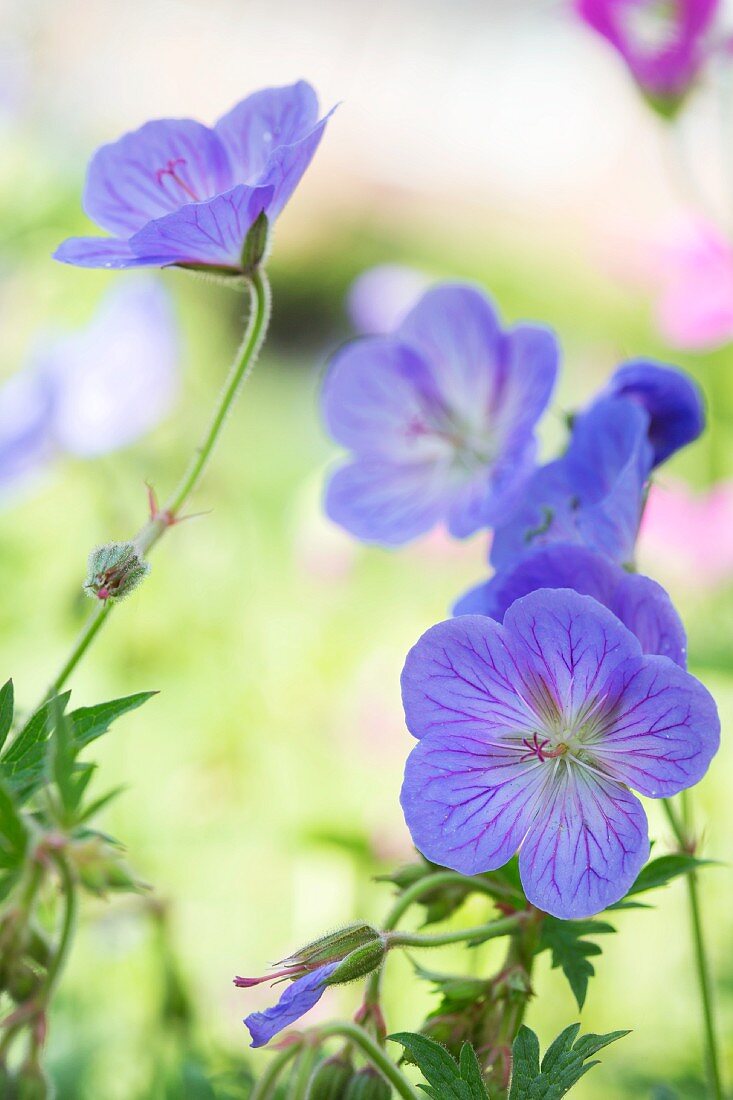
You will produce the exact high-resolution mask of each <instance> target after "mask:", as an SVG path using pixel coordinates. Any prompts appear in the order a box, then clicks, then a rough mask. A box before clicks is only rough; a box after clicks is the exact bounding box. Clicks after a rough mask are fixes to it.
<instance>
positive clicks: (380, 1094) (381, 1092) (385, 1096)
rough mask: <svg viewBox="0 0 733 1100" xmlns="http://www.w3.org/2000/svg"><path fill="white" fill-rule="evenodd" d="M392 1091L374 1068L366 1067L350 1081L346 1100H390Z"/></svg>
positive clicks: (345, 1095)
mask: <svg viewBox="0 0 733 1100" xmlns="http://www.w3.org/2000/svg"><path fill="white" fill-rule="evenodd" d="M391 1096H392V1089H391V1087H390V1086H389V1085H388V1084H387V1082H386V1081H385V1080H384V1078H383V1077H382V1076H381V1075H380V1074H379V1073H378V1072H377V1071H376V1070H375V1069H374V1068H373V1067H372V1066H365V1067H364V1069H360V1070H359V1072H358V1073H355V1074H354V1076H353V1077H352V1078H351V1080H350V1081H349V1084H348V1085H347V1086H346V1092H345V1093H344V1100H390V1097H391Z"/></svg>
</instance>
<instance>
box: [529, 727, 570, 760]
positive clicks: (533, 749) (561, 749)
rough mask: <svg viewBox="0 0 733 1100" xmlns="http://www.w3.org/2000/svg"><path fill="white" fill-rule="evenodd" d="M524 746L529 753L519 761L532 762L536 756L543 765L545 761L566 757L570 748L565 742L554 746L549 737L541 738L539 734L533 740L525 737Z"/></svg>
mask: <svg viewBox="0 0 733 1100" xmlns="http://www.w3.org/2000/svg"><path fill="white" fill-rule="evenodd" d="M522 744H523V745H524V746H525V747H526V749H527V751H526V752H525V753H524V755H523V756H520V758H519V759H520V760H521V761H524V760H531V759H532V757H534V756H536V757H537V759H538V760H539V761H540V762H541V763H542V764H544V762H545V760H556V759H557V758H558V756H564V755H565V753H566V752H567V751H568V749H569V747H570V746H569V745H567V744H566V743H565V742H564V741H559V742H558V743H557V744H556V745H553V744H552V741H551V740H550V738H549V737H540V735H539V734H538V733H535V734H534V736H533V737H532V738H531V739H530V738H529V737H523V738H522Z"/></svg>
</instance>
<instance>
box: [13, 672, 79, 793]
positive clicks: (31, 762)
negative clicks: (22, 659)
mask: <svg viewBox="0 0 733 1100" xmlns="http://www.w3.org/2000/svg"><path fill="white" fill-rule="evenodd" d="M70 695H71V692H69V691H65V692H63V693H62V694H61V695H56V696H54V697H53V698H51V699H48V700H47V701H46V702H45V703H44V704H43V706H42V707H39V709H38V710H37V711H36V712H35V713H34V714H32V715H31V716H30V718H29V719H28V721H27V722H26V724H25V725H24V726H23V728H22V729H21V730H20V731H19V733H18V734H17V735H16V737H15V738H14V740H13V741H12V743H11V745H10V747H9V748H7V749H6V750H5V752H4V753H3V755H2V757H0V775H2V776H4V777H5V779H6V780H7V781H8V782H9V783H10V785H11V786H12V787H13V789H14V791H15V792H16V794H17V796H18V798H19V799H20V800H24V799H25V798H27V797H28V795H29V794H31V793H32V792H33V790H34V789H35V788H36V787H37V786H38V784H39V782H40V781H41V779H42V777H43V773H44V769H45V764H46V752H47V749H48V738H49V734H50V733H51V730H52V729H53V722H54V714H55V713H56V711H57V709H60V710H61V711H62V712H63V710H64V708H65V707H66V704H67V702H68V701H69V696H70Z"/></svg>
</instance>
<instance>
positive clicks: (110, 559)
mask: <svg viewBox="0 0 733 1100" xmlns="http://www.w3.org/2000/svg"><path fill="white" fill-rule="evenodd" d="M149 572H150V565H149V564H148V562H146V561H145V559H144V558H143V557H142V555H141V554H140V551H139V550H138V548H137V547H136V546H135V543H134V542H108V543H107V544H106V545H105V546H98V547H97V548H96V550H92V552H91V554H90V555H89V563H88V565H87V579H86V581H85V582H84V590H85V591H86V593H87V595H88V596H91V597H92V599H96V600H102V601H103V602H106V601H107V600H121V599H122V598H123V597H124V596H129V594H130V592H132V591H133V589H135V588H137V586H138V585H139V584H140V582H141V581H142V580H143V579H144V578H145V577H146V576H147V574H148V573H149Z"/></svg>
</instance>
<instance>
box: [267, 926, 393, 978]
mask: <svg viewBox="0 0 733 1100" xmlns="http://www.w3.org/2000/svg"><path fill="white" fill-rule="evenodd" d="M375 942H377V943H381V939H380V934H379V932H378V931H377V929H376V928H372V926H371V925H370V924H364V923H357V924H347V926H346V927H345V928H340V929H339V931H338V932H330V933H329V934H328V935H327V936H322V937H321V938H320V939H318V940H314V941H313V942H312V943H307V944H306V945H305V947H301V948H300V950H298V951H294V952H293V954H292V955H291V956H290V957H289V958H287V959H283V963H284V964H285V965H289V964H300V965H303V966H307V967H308V968H310V967H312V966H318V965H319V964H320V963H323V962H332V961H333V960H334V959H343V958H345V957H346V956H347V955H348V954H350V952H352V951H354V950H356V948H358V947H363V946H365V945H366V944H370V943H375Z"/></svg>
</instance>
